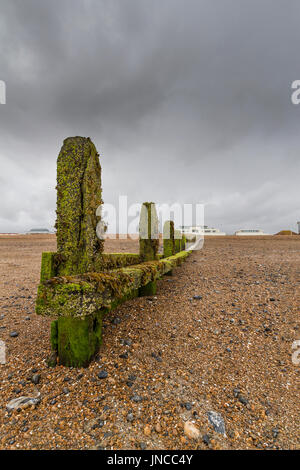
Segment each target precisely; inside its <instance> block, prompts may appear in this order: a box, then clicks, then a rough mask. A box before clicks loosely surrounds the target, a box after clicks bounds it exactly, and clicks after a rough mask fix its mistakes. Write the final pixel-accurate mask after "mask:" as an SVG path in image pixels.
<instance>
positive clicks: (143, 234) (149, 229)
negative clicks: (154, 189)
mask: <svg viewBox="0 0 300 470" xmlns="http://www.w3.org/2000/svg"><path fill="white" fill-rule="evenodd" d="M139 241H140V256H141V259H142V260H143V261H152V260H155V259H157V254H158V247H159V232H158V217H157V212H156V208H155V204H154V202H144V203H143V205H142V208H141V215H140V224H139Z"/></svg>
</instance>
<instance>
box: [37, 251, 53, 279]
mask: <svg viewBox="0 0 300 470" xmlns="http://www.w3.org/2000/svg"><path fill="white" fill-rule="evenodd" d="M55 255H56V253H51V252H45V253H42V264H41V276H40V277H41V281H46V279H51V278H52V277H54V276H56V269H55V267H56V264H55Z"/></svg>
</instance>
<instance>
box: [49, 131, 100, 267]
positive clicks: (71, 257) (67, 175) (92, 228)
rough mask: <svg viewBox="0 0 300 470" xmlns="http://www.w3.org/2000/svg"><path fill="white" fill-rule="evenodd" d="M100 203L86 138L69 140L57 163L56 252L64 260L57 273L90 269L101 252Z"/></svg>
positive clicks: (95, 161) (93, 153) (94, 159)
mask: <svg viewBox="0 0 300 470" xmlns="http://www.w3.org/2000/svg"><path fill="white" fill-rule="evenodd" d="M100 204H102V190H101V167H100V163H99V158H98V153H97V150H96V148H95V146H94V144H93V143H92V142H91V140H90V139H89V138H85V137H69V138H68V139H66V140H65V141H64V144H63V147H62V149H61V152H60V154H59V156H58V160H57V211H56V212H57V221H56V228H57V251H58V253H59V254H60V255H62V256H63V257H64V263H63V264H62V266H61V270H60V274H65V275H67V274H77V273H84V272H88V271H91V270H93V268H94V264H95V260H96V258H97V256H98V254H99V253H100V252H102V251H103V241H101V240H99V239H98V238H97V235H96V226H97V223H98V222H99V220H100V218H99V217H97V216H96V209H97V208H98V206H99V205H100Z"/></svg>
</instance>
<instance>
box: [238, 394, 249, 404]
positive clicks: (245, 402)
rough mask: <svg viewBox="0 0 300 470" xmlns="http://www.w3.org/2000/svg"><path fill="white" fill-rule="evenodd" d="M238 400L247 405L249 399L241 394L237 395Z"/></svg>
mask: <svg viewBox="0 0 300 470" xmlns="http://www.w3.org/2000/svg"><path fill="white" fill-rule="evenodd" d="M238 398H239V401H240V402H241V403H242V405H245V406H246V405H248V403H249V401H248V400H247V398H245V397H243V396H242V395H239V397H238Z"/></svg>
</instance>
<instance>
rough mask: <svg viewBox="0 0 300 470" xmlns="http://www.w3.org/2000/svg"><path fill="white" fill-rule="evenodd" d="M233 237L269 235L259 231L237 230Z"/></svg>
mask: <svg viewBox="0 0 300 470" xmlns="http://www.w3.org/2000/svg"><path fill="white" fill-rule="evenodd" d="M235 235H236V236H238V237H239V236H252V235H254V236H259V235H269V234H268V233H265V232H263V231H262V230H259V229H241V230H237V232H235Z"/></svg>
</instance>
